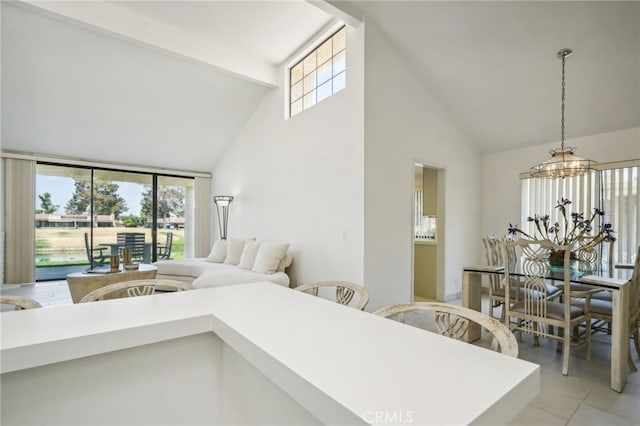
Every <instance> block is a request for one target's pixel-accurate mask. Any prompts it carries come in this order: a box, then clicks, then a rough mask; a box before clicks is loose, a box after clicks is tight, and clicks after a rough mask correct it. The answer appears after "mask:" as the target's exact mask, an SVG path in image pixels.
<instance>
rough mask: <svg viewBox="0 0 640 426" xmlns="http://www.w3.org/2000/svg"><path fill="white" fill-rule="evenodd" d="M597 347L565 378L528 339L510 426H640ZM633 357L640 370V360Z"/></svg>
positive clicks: (423, 323)
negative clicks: (533, 387)
mask: <svg viewBox="0 0 640 426" xmlns="http://www.w3.org/2000/svg"><path fill="white" fill-rule="evenodd" d="M1 293H2V294H8V295H15V296H24V297H29V298H32V299H35V300H37V301H38V302H40V304H42V306H43V307H49V306H56V305H63V304H71V303H72V301H71V295H70V294H69V288H68V287H67V283H66V281H49V282H40V283H37V284H23V285H7V284H4V285H2V287H1ZM458 303H459V302H458ZM3 306H6V305H3ZM407 322H409V323H410V324H413V325H416V326H420V327H423V328H426V329H431V330H433V318H432V317H429V316H420V317H418V316H413V317H412V316H409V315H408V316H407ZM488 340H489V339H488V335H485V336H483V339H482V341H481V342H480V344H486V343H487V342H488ZM592 346H593V347H592V354H591V361H586V360H585V359H584V357H583V353H582V351H579V352H577V353H575V354H573V355H572V356H571V362H570V366H569V376H566V377H565V376H563V375H562V374H561V373H560V371H561V369H562V356H561V354H559V353H557V352H556V344H555V342H551V341H549V340H546V339H540V346H537V347H536V346H533V339H532V338H531V337H530V336H526V335H525V336H523V341H522V343H521V344H520V354H519V357H520V358H522V359H525V360H527V361H530V362H535V363H537V364H539V365H540V366H541V380H540V393H539V394H538V396H537V397H536V398H535V400H533V402H531V404H529V405H528V406H527V407H526V408H525V409H524V410H523V411H522V412H520V414H519V415H517V416H516V417H515V418H514V419H513V420H512V421H511V422H510V423H509V424H510V425H523V426H528V425H536V426H537V425H545V426H546V425H549V426H554V425H570V426H578V425H585V426H591V425H592V426H604V425H640V372H635V373H634V372H631V373H630V374H629V377H628V381H627V385H626V387H625V389H624V392H623V393H617V392H615V391H613V390H611V388H609V374H610V368H609V366H610V350H611V346H610V345H609V336H607V335H606V334H604V333H597V334H595V335H594V336H593V343H592ZM632 351H633V350H632ZM632 353H633V357H634V361H635V362H636V364H637V365H638V366H639V367H640V359H639V357H638V354H636V353H635V351H633V352H632Z"/></svg>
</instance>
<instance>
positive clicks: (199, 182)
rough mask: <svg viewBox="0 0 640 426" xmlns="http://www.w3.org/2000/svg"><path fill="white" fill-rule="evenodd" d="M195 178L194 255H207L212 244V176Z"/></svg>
mask: <svg viewBox="0 0 640 426" xmlns="http://www.w3.org/2000/svg"><path fill="white" fill-rule="evenodd" d="M195 179H196V182H195V194H194V198H195V199H194V201H195V203H194V204H195V223H194V234H195V235H194V239H193V241H194V257H206V256H208V255H209V252H210V251H211V245H212V242H211V235H212V232H211V231H212V228H211V223H212V222H211V205H212V203H213V198H212V196H211V178H204V177H196V178H195Z"/></svg>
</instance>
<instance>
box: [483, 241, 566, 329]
mask: <svg viewBox="0 0 640 426" xmlns="http://www.w3.org/2000/svg"><path fill="white" fill-rule="evenodd" d="M504 241H508V240H506V239H505V240H500V239H498V237H496V236H495V235H486V236H484V237H482V244H483V246H484V248H485V255H486V258H487V264H488V265H489V266H496V267H498V266H502V267H504V265H505V262H504V256H503V253H502V243H503V242H504ZM508 250H509V252H510V253H509V268H510V270H513V268H514V267H515V265H516V264H517V263H518V261H519V255H518V253H517V251H516V247H509V249H508ZM489 279H490V282H489V316H490V317H492V318H493V317H494V315H493V310H494V309H495V308H497V307H500V306H502V305H503V304H504V301H505V300H506V299H505V289H504V286H505V282H506V279H505V278H504V277H503V276H500V275H498V274H492V275H491V276H490V277H489ZM518 280H519V278H517V277H515V276H511V277H510V279H509V281H510V283H511V287H512V288H513V289H514V291H513V292H511V293H510V298H511V303H515V302H517V301H518V300H519V297H520V295H519V294H518V293H519V292H518V291H516V290H515V289H518V288H520V286H519V285H518V283H517V281H518ZM545 285H546V287H547V296H548V298H549V299H554V298H556V297H559V296H560V294H561V291H560V289H559V288H558V287H556V286H554V285H553V284H551V283H546V282H545ZM504 315H505V310H504V307H503V309H502V312H501V314H500V319H501V320H504Z"/></svg>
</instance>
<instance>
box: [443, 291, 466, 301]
mask: <svg viewBox="0 0 640 426" xmlns="http://www.w3.org/2000/svg"><path fill="white" fill-rule="evenodd" d="M460 299H462V292H461V291H459V292H457V293H453V294H448V295H446V296H444V301H445V302H446V303H450V302H454V301H456V300H460Z"/></svg>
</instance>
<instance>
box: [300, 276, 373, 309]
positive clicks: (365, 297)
mask: <svg viewBox="0 0 640 426" xmlns="http://www.w3.org/2000/svg"><path fill="white" fill-rule="evenodd" d="M327 287H328V288H335V299H334V300H335V301H336V302H337V303H340V304H341V305H349V304H350V303H351V302H352V301H353V296H355V295H356V294H357V295H358V298H357V299H358V300H357V301H354V303H355V306H356V307H357V308H358V309H360V310H361V311H362V310H364V308H365V306H367V303H368V302H369V292H368V291H367V289H366V288H364V287H362V286H360V285H358V284H354V283H352V282H348V281H320V282H316V283H310V284H304V285H301V286H298V287H296V290H298V291H302V292H305V293H309V294H313V295H314V296H317V295H318V290H320V289H321V288H327Z"/></svg>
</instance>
